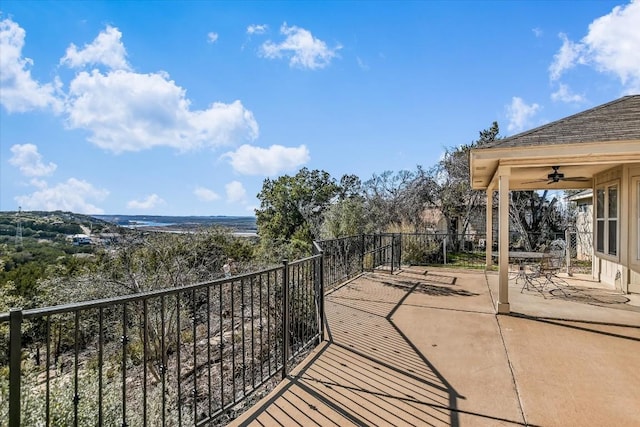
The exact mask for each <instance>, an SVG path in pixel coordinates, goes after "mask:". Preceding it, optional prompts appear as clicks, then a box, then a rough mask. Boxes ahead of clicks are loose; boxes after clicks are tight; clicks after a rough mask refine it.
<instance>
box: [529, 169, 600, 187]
mask: <svg viewBox="0 0 640 427" xmlns="http://www.w3.org/2000/svg"><path fill="white" fill-rule="evenodd" d="M551 169H553V172H551V173H550V174H548V175H547V179H537V180H535V181H529V182H526V183H525V184H532V183H535V182H545V181H547V184H555V183H558V182H560V181H573V182H587V181H590V180H591V179H590V178H586V177H584V176H574V177H565V176H564V174H563V173H562V172H560V170H559V169H560V166H551Z"/></svg>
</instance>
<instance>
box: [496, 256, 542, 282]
mask: <svg viewBox="0 0 640 427" xmlns="http://www.w3.org/2000/svg"><path fill="white" fill-rule="evenodd" d="M493 256H494V258H498V257H499V256H500V253H499V252H494V253H493ZM543 256H544V254H543V253H542V252H530V251H509V262H510V263H511V262H512V261H513V263H514V264H517V265H518V271H517V272H516V273H515V274H514V275H513V276H511V277H510V279H515V282H516V283H518V282H519V281H522V282H523V286H522V289H525V288H526V289H527V290H528V289H529V286H533V287H535V285H534V284H533V283H532V281H531V277H530V275H529V274H527V266H529V265H539V264H540V260H542V257H543ZM536 289H537V288H536Z"/></svg>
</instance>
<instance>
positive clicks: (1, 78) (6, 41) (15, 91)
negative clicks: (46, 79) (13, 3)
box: [0, 19, 62, 113]
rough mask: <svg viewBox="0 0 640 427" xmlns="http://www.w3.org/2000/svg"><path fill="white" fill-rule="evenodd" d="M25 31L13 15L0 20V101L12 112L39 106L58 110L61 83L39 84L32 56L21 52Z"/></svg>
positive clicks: (59, 107)
mask: <svg viewBox="0 0 640 427" xmlns="http://www.w3.org/2000/svg"><path fill="white" fill-rule="evenodd" d="M24 39H25V31H24V29H23V28H21V27H20V26H19V25H18V24H16V23H15V22H13V21H12V20H11V19H4V20H2V21H0V92H2V96H1V97H0V104H2V105H3V106H4V108H5V109H6V110H7V111H8V112H10V113H12V112H25V111H30V110H34V109H37V108H53V110H54V111H56V112H57V111H59V110H60V109H61V108H62V103H61V102H60V100H59V99H57V98H56V91H57V89H58V88H59V83H58V82H56V84H55V85H54V84H51V83H47V84H40V83H39V82H38V81H37V80H35V79H33V78H32V76H31V70H30V69H29V68H30V67H31V66H32V65H33V61H32V60H31V59H30V58H24V57H23V56H22V48H23V47H24Z"/></svg>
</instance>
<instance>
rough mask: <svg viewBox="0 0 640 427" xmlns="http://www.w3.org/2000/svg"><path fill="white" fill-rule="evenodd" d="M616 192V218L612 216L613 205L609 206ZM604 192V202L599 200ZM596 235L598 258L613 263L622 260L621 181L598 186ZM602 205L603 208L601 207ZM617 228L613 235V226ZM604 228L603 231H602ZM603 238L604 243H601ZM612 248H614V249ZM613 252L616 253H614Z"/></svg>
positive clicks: (595, 207) (594, 238)
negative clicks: (612, 194) (600, 193)
mask: <svg viewBox="0 0 640 427" xmlns="http://www.w3.org/2000/svg"><path fill="white" fill-rule="evenodd" d="M611 190H614V191H615V198H616V199H615V203H616V205H615V207H614V208H615V217H613V216H610V214H611V211H612V205H610V204H609V201H610V196H611V193H612V191H611ZM600 191H603V192H604V197H603V199H602V201H600V198H599V192H600ZM594 196H595V197H594V202H595V205H596V206H594V210H593V216H594V226H595V227H594V230H593V231H594V233H593V240H594V242H593V248H594V250H595V252H596V253H597V254H598V256H600V257H602V258H606V259H609V260H613V261H618V260H619V259H620V196H621V194H620V181H619V180H616V181H611V182H607V183H602V184H599V185H597V186H596V188H595V195H594ZM600 204H602V206H600ZM612 224H613V226H614V227H615V234H613V235H612V234H611V231H612V230H611V229H610V228H611V225H612ZM601 227H602V229H601ZM600 236H602V242H601V241H600ZM612 238H615V244H614V245H612V244H611V243H612V242H611V240H612ZM611 246H614V247H613V248H612V247H611ZM612 250H613V251H614V252H613V253H612Z"/></svg>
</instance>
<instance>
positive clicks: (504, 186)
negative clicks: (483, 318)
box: [496, 167, 511, 314]
mask: <svg viewBox="0 0 640 427" xmlns="http://www.w3.org/2000/svg"><path fill="white" fill-rule="evenodd" d="M510 175H511V169H510V168H508V167H500V168H498V191H499V196H500V201H499V208H500V211H499V215H498V224H499V225H498V252H499V254H500V255H499V259H498V265H499V267H500V270H499V282H498V306H497V307H496V308H497V310H498V313H505V314H506V313H509V311H510V308H509V177H510Z"/></svg>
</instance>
